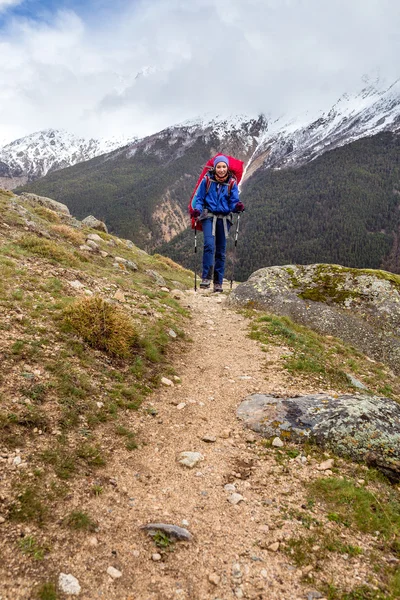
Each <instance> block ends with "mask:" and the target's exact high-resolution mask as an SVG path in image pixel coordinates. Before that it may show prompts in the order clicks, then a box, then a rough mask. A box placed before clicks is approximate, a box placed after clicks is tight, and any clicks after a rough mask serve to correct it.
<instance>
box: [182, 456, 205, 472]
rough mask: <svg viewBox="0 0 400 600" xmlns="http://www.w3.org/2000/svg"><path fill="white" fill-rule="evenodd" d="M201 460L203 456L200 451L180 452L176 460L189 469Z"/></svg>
mask: <svg viewBox="0 0 400 600" xmlns="http://www.w3.org/2000/svg"><path fill="white" fill-rule="evenodd" d="M202 460H204V456H203V455H202V454H200V452H181V453H180V455H179V458H178V462H179V463H180V464H181V465H183V466H184V467H188V468H189V469H193V467H195V466H196V465H198V464H199V462H201V461H202Z"/></svg>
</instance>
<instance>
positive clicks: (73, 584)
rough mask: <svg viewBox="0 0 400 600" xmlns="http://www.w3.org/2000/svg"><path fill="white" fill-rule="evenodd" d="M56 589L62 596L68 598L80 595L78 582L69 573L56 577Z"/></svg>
mask: <svg viewBox="0 0 400 600" xmlns="http://www.w3.org/2000/svg"><path fill="white" fill-rule="evenodd" d="M58 587H59V588H60V590H61V591H62V592H64V594H67V595H69V596H79V594H80V593H81V586H80V585H79V581H78V580H77V578H76V577H74V576H73V575H71V574H70V573H68V574H66V573H60V575H59V576H58Z"/></svg>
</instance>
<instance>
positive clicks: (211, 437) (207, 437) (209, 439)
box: [201, 435, 217, 444]
mask: <svg viewBox="0 0 400 600" xmlns="http://www.w3.org/2000/svg"><path fill="white" fill-rule="evenodd" d="M201 439H202V441H203V442H207V443H208V444H213V443H214V442H216V441H217V438H216V437H215V435H204V436H203V437H202V438H201Z"/></svg>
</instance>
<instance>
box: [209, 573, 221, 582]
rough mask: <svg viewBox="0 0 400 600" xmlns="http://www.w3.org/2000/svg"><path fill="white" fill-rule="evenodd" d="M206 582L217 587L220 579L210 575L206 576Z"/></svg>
mask: <svg viewBox="0 0 400 600" xmlns="http://www.w3.org/2000/svg"><path fill="white" fill-rule="evenodd" d="M208 581H209V582H210V583H213V584H214V585H219V584H220V582H221V577H220V576H219V575H217V573H210V575H209V576H208Z"/></svg>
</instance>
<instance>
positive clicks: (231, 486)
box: [224, 483, 236, 492]
mask: <svg viewBox="0 0 400 600" xmlns="http://www.w3.org/2000/svg"><path fill="white" fill-rule="evenodd" d="M224 490H225V491H226V492H236V487H235V485H234V484H233V483H227V484H226V485H224Z"/></svg>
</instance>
